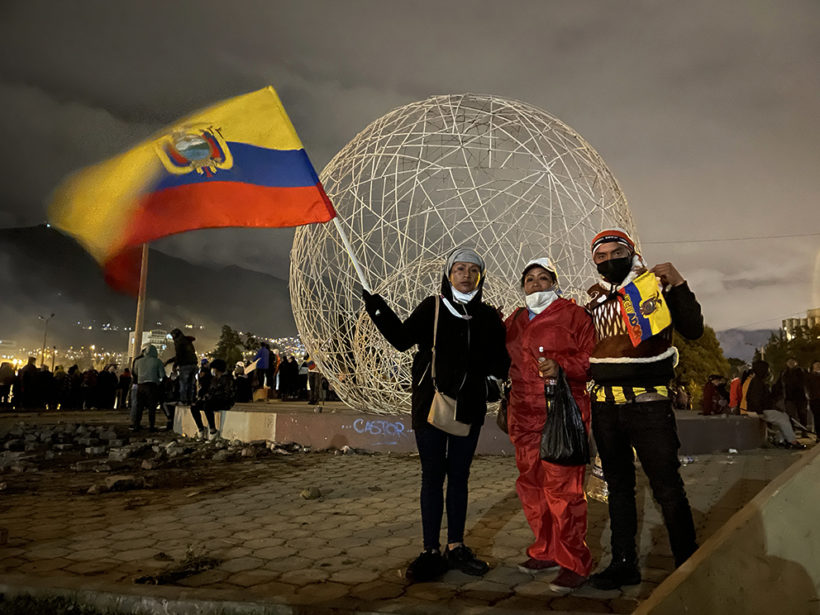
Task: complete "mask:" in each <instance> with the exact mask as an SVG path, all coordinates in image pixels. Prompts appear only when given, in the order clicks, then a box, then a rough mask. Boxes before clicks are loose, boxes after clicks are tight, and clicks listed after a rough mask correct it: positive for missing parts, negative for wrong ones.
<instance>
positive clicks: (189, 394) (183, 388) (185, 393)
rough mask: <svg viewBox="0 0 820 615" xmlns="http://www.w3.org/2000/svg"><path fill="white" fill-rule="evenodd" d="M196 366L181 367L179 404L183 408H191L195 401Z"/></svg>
mask: <svg viewBox="0 0 820 615" xmlns="http://www.w3.org/2000/svg"><path fill="white" fill-rule="evenodd" d="M195 374H196V365H180V366H179V378H178V381H179V403H180V404H182V405H183V406H190V405H191V402H192V401H193V399H194V375H195Z"/></svg>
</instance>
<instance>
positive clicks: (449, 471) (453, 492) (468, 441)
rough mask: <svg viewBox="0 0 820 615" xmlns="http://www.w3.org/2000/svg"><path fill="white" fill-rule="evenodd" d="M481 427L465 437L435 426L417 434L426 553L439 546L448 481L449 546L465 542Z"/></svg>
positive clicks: (476, 426) (416, 432) (417, 431)
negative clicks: (469, 488) (469, 485)
mask: <svg viewBox="0 0 820 615" xmlns="http://www.w3.org/2000/svg"><path fill="white" fill-rule="evenodd" d="M480 432H481V425H473V426H472V428H471V429H470V433H469V434H468V435H466V436H451V435H450V434H448V433H446V432H443V431H441V430H440V429H437V428H436V427H433V426H429V427H428V426H426V425H425V426H424V427H422V428H420V429H417V430H415V431H414V432H413V433H415V434H416V446H417V447H418V450H419V460H420V461H421V527H422V533H423V535H424V548H425V549H438V548H439V546H440V543H439V536H440V534H441V518H442V515H443V513H444V499H445V498H444V479H445V477H446V478H447V542H448V543H454V542H463V541H464V524H465V523H466V520H467V481H468V479H469V478H470V465H471V464H472V462H473V455H474V454H475V448H476V445H477V444H478V434H479V433H480Z"/></svg>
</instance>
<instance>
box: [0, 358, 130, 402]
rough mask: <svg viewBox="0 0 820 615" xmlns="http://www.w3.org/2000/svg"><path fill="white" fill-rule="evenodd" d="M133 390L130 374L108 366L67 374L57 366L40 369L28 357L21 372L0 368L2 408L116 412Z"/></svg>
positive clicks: (75, 369) (4, 365)
mask: <svg viewBox="0 0 820 615" xmlns="http://www.w3.org/2000/svg"><path fill="white" fill-rule="evenodd" d="M130 387H131V372H130V370H128V369H124V370H123V371H122V372H119V371H118V370H117V366H116V365H107V366H105V368H104V369H102V370H99V371H98V370H96V369H94V368H93V367H90V368H88V369H86V370H84V371H83V370H80V368H79V367H78V366H77V365H76V364H75V365H72V366H70V367H69V368H68V369H67V370H66V369H65V367H64V366H62V365H57V366H56V367H55V368H54V371H53V372H52V371H51V370H50V369H49V368H48V366H46V365H41V366H39V367H38V366H37V359H36V358H35V357H29V359H28V363H27V364H26V365H25V366H23V367H22V368H20V369H19V370H16V371H15V369H14V367H13V366H12V364H11V363H9V362H7V361H4V362H3V363H2V364H0V407H2V408H19V409H23V408H25V409H43V410H57V409H64V410H84V409H85V410H91V409H113V408H122V407H124V406H125V400H126V399H127V397H128V394H129V391H130Z"/></svg>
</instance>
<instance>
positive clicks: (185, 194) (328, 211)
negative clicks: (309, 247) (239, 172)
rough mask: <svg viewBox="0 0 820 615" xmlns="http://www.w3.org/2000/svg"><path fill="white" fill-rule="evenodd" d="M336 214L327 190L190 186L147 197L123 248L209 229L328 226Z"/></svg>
mask: <svg viewBox="0 0 820 615" xmlns="http://www.w3.org/2000/svg"><path fill="white" fill-rule="evenodd" d="M335 215H336V211H335V210H334V209H333V205H331V203H330V200H329V199H328V198H327V195H326V194H325V191H324V190H323V189H322V187H321V185H316V186H305V187H288V188H281V187H269V186H258V185H254V184H241V183H236V182H208V183H204V184H188V185H186V186H178V187H175V188H166V189H165V190H161V191H160V192H155V193H153V194H150V195H147V196H145V197H144V198H143V200H142V203H141V204H140V206H139V209H138V211H137V213H136V214H134V218H133V219H132V221H131V224H130V225H129V232H128V238H127V239H126V241H125V242H124V245H123V247H124V248H127V247H129V246H135V245H140V244H143V243H146V242H149V241H153V240H155V239H159V238H160V237H166V236H168V235H174V234H176V233H183V232H185V231H194V230H197V229H203V228H223V227H230V226H239V227H255V228H272V227H273V228H275V227H288V226H300V225H302V224H312V223H316V222H328V221H330V220H331V219H333V217H334V216H335Z"/></svg>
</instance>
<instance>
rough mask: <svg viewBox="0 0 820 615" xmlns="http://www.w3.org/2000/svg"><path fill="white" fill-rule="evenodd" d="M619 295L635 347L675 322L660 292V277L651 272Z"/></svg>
mask: <svg viewBox="0 0 820 615" xmlns="http://www.w3.org/2000/svg"><path fill="white" fill-rule="evenodd" d="M618 294H619V295H620V297H619V300H620V302H621V314H623V317H624V323H626V329H627V331H628V332H629V338H630V339H631V340H632V345H633V346H637V345H638V344H640V343H641V342H642V341H643V340H645V339H648V338H650V337H652V336H653V335H655V334H657V333H660V332H661V331H663V330H664V329H666V327H668V326H669V325H671V324H672V315H671V314H670V313H669V307H668V306H667V305H666V300H665V299H664V298H663V295H662V294H661V289H660V284H659V282H658V278H657V276H655V274H654V273H652V272H651V271H646V272H644V273H642V274H641V275H639V276H638V277H637V278H635V279H634V280H633V281H632V282H630V283H629V284H627V285H626V286H624V287H623V288H622V289H621V290H620V291H619V293H618Z"/></svg>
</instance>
